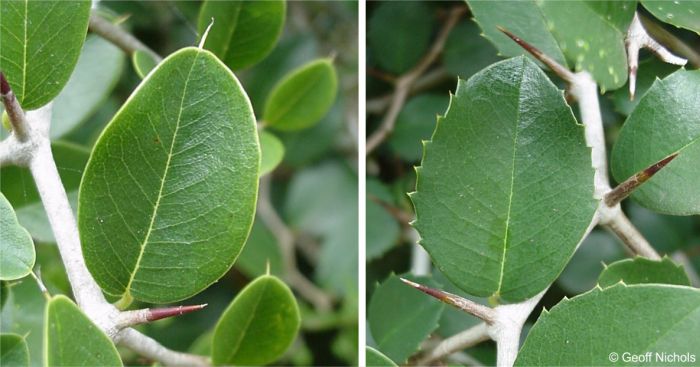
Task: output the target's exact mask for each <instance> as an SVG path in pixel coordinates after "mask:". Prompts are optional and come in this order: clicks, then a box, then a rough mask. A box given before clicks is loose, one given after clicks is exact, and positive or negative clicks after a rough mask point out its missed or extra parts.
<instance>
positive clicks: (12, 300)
mask: <svg viewBox="0 0 700 367" xmlns="http://www.w3.org/2000/svg"><path fill="white" fill-rule="evenodd" d="M9 287H10V291H9V292H8V293H9V297H8V300H7V304H6V305H5V307H3V309H2V314H1V316H2V318H1V319H0V330H1V331H2V332H3V333H14V334H19V335H24V336H25V338H24V339H25V341H26V343H27V346H28V347H29V356H30V358H29V362H30V365H31V366H41V362H42V358H43V357H42V356H43V353H44V352H43V350H44V347H43V345H44V343H43V341H42V334H43V333H44V316H45V315H44V313H45V308H46V306H45V305H46V298H44V295H43V293H41V291H40V290H39V287H38V286H37V284H36V282H34V280H33V279H30V278H25V279H24V280H21V281H18V282H13V283H12V284H9Z"/></svg>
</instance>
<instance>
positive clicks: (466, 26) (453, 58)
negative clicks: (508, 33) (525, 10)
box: [440, 4, 517, 112]
mask: <svg viewBox="0 0 700 367" xmlns="http://www.w3.org/2000/svg"><path fill="white" fill-rule="evenodd" d="M516 6H517V4H516ZM508 47H510V44H508ZM497 53H498V52H497V50H496V49H495V48H494V46H493V45H492V44H491V43H489V42H488V41H487V40H486V39H485V38H484V37H482V36H481V35H480V31H479V27H478V26H477V25H476V24H475V23H474V22H472V21H469V20H464V21H461V22H460V23H459V24H457V26H456V27H455V28H454V29H453V30H452V32H450V35H449V36H448V37H447V41H446V42H445V49H444V50H443V51H442V61H443V63H444V64H445V69H446V70H447V72H449V73H450V74H453V75H456V76H459V77H461V78H462V79H466V78H468V77H470V76H472V75H473V74H474V73H476V72H477V71H479V70H481V69H483V68H485V67H487V66H489V65H491V64H492V63H494V62H496V61H499V60H500V58H499V57H498V56H497ZM440 112H443V111H440Z"/></svg>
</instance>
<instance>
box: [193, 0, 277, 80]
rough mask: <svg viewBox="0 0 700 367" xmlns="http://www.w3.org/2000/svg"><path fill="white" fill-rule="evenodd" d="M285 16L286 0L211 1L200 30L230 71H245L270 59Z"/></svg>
mask: <svg viewBox="0 0 700 367" xmlns="http://www.w3.org/2000/svg"><path fill="white" fill-rule="evenodd" d="M285 13H286V2H285V1H284V0H268V1H245V0H244V1H241V0H234V1H216V0H208V1H205V2H204V4H202V7H201V9H200V11H199V21H198V23H197V31H198V32H199V34H200V36H201V35H202V34H204V31H205V30H206V29H207V27H208V26H209V24H210V23H211V21H212V18H213V19H214V24H213V25H212V27H211V30H210V31H209V34H208V35H207V39H206V41H205V42H204V48H206V49H207V50H210V51H211V52H213V53H214V54H215V55H216V56H218V57H219V59H221V61H223V62H224V63H225V64H226V65H227V66H228V67H229V68H231V70H239V69H245V68H247V67H249V66H252V65H254V64H255V63H257V62H258V61H260V60H262V59H263V58H265V56H267V55H268V54H269V53H270V52H271V51H272V49H273V48H274V47H275V44H276V43H277V40H278V39H279V37H280V35H281V34H282V28H283V26H284V19H285Z"/></svg>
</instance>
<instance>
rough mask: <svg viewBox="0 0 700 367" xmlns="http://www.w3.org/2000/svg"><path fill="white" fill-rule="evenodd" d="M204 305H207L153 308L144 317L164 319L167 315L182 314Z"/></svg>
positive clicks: (204, 305)
mask: <svg viewBox="0 0 700 367" xmlns="http://www.w3.org/2000/svg"><path fill="white" fill-rule="evenodd" d="M204 307H207V304H206V303H205V304H202V305H192V306H177V307H164V308H153V309H150V310H149V312H148V317H147V318H146V320H148V321H155V320H160V319H164V318H167V317H173V316H180V315H184V314H186V313H190V312H194V311H199V310H201V309H203V308H204Z"/></svg>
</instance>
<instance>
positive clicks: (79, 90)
mask: <svg viewBox="0 0 700 367" xmlns="http://www.w3.org/2000/svg"><path fill="white" fill-rule="evenodd" d="M123 69H124V54H123V53H122V51H121V50H120V49H119V48H117V47H116V46H114V45H113V44H111V43H109V42H108V41H106V40H104V39H103V38H101V37H98V36H89V37H88V38H87V39H86V41H85V44H84V45H83V51H82V53H81V54H80V58H79V59H78V64H77V66H76V67H75V71H73V74H72V75H71V77H70V79H69V80H68V84H66V86H65V88H63V90H62V91H61V93H59V95H58V97H56V100H55V101H54V104H53V112H52V115H51V139H57V138H60V137H62V136H64V135H66V134H67V133H69V132H70V131H71V130H73V129H74V128H75V127H77V126H78V125H80V124H81V123H83V122H85V121H86V120H87V119H88V118H89V117H90V116H92V115H93V114H94V113H95V112H96V111H97V109H98V108H99V107H100V106H101V105H102V103H104V101H105V100H106V99H107V97H108V96H109V94H110V92H111V91H112V90H113V89H114V86H115V85H116V84H117V81H118V80H119V76H120V75H121V73H122V70H123Z"/></svg>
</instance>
